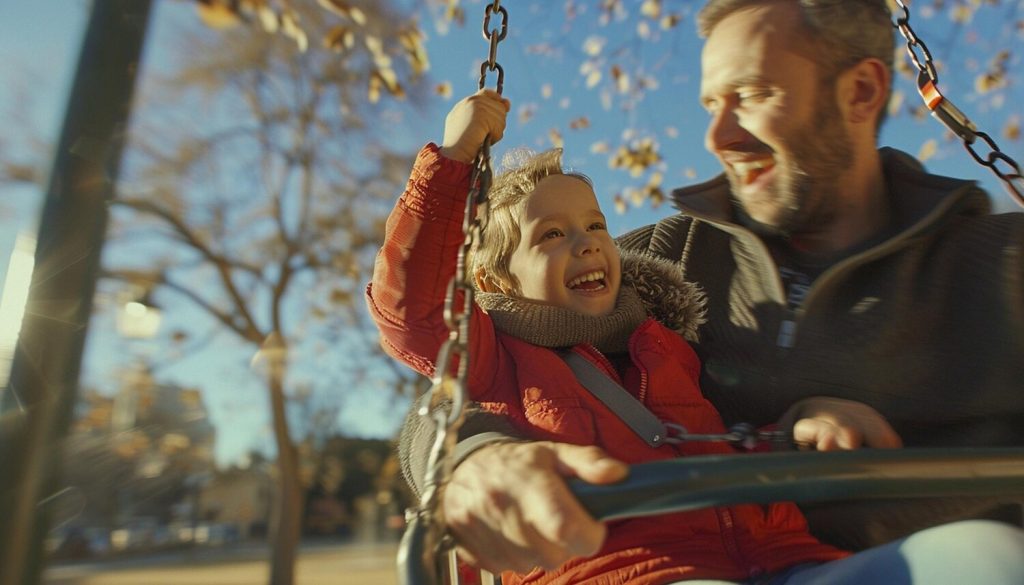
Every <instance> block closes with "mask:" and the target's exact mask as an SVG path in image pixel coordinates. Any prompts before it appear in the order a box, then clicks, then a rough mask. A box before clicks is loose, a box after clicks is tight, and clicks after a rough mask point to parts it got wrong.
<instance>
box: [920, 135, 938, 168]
mask: <svg viewBox="0 0 1024 585" xmlns="http://www.w3.org/2000/svg"><path fill="white" fill-rule="evenodd" d="M937 151H938V143H937V142H936V141H935V139H934V138H931V139H929V140H926V141H925V143H924V144H922V145H921V150H919V151H918V152H917V160H919V161H921V162H927V161H928V159H930V158H932V157H933V156H935V153H936V152H937Z"/></svg>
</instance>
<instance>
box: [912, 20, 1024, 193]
mask: <svg viewBox="0 0 1024 585" xmlns="http://www.w3.org/2000/svg"><path fill="white" fill-rule="evenodd" d="M895 1H896V4H897V5H898V6H899V7H900V8H901V9H902V10H903V16H900V17H898V18H897V19H896V22H895V23H894V26H895V27H896V29H897V30H899V31H900V34H901V35H903V38H905V39H906V40H907V53H908V54H909V55H910V59H911V61H913V62H914V65H915V66H916V67H917V70H918V74H917V91H918V93H920V94H921V98H922V99H923V100H924V102H925V105H926V106H927V107H928V109H929V110H930V111H931V113H932V116H934V117H935V118H936V119H937V120H939V121H940V122H942V123H943V125H945V126H946V127H947V128H949V129H950V130H951V131H952V132H953V133H954V134H956V135H957V136H959V137H960V139H961V140H963V143H964V148H966V149H967V152H969V153H971V156H972V157H973V158H974V160H975V161H977V162H978V164H980V165H982V166H984V167H988V169H989V170H991V171H992V172H993V173H994V174H995V175H996V176H997V177H999V179H1000V180H1001V181H1003V183H1004V184H1005V185H1006V188H1007V190H1009V191H1010V194H1011V195H1012V196H1013V197H1014V198H1015V199H1016V200H1017V202H1018V203H1020V204H1021V205H1022V206H1024V175H1022V173H1021V168H1020V165H1018V164H1017V161H1015V160H1014V159H1013V158H1012V157H1010V156H1009V155H1007V154H1006V153H1004V152H1003V151H1002V150H1000V148H999V145H998V144H996V142H995V140H993V139H992V137H991V136H989V135H988V134H986V133H985V132H982V131H980V130H978V128H977V127H976V126H975V125H974V123H972V122H971V121H970V120H969V119H968V118H967V115H966V114H964V113H963V112H962V111H960V109H959V108H957V107H956V106H954V105H953V102H951V101H949V100H948V99H946V97H945V96H943V95H942V93H941V92H939V88H938V84H939V74H938V70H937V69H936V67H935V62H934V61H933V60H932V54H931V51H929V50H928V45H926V44H925V43H924V41H922V40H921V39H919V38H918V37H917V35H916V34H915V33H914V29H913V28H911V26H910V9H909V8H908V7H907V5H906V4H905V3H904V2H903V0H895ZM917 49H920V51H921V55H922V56H923V57H924V60H923V61H922V59H921V57H919V56H918V52H917ZM978 138H981V139H982V141H983V142H984V143H985V144H986V145H987V146H988V148H989V149H990V151H989V152H988V154H987V155H985V156H981V155H980V154H979V153H978V151H977V150H975V141H976V140H977V139H978ZM1000 163H1003V164H1004V165H1005V166H1006V167H1008V168H1007V169H1005V170H1004V169H1002V168H1000V167H999V164H1000Z"/></svg>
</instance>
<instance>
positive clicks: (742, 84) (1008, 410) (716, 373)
mask: <svg viewBox="0 0 1024 585" xmlns="http://www.w3.org/2000/svg"><path fill="white" fill-rule="evenodd" d="M699 22H700V27H701V33H702V35H703V36H705V37H706V39H707V40H706V44H705V47H704V49H703V53H702V63H701V65H702V75H703V77H702V82H701V101H702V103H703V105H704V107H705V108H706V109H707V111H708V113H709V114H710V116H711V119H710V122H709V125H708V130H707V135H706V146H707V148H708V150H710V151H711V152H712V153H713V154H714V155H715V156H716V157H717V158H718V159H719V160H720V161H721V163H722V166H723V169H724V171H725V173H724V177H719V178H718V179H715V180H712V181H710V182H708V183H705V184H702V185H696V186H694V187H689V188H685V189H682V190H679V191H677V192H676V193H674V194H673V195H674V198H675V200H676V202H677V205H678V206H679V208H680V209H681V211H682V213H681V214H680V215H677V216H674V217H671V218H668V219H666V220H663V221H662V222H659V223H658V224H657V225H654V226H648V227H646V228H642V229H640V230H637V231H635V232H632V233H630V234H627V235H625V236H623V237H622V238H620V244H621V245H622V246H623V247H624V248H627V249H635V250H644V251H648V252H651V253H654V254H658V255H661V256H663V257H666V258H669V259H671V260H674V261H678V263H679V267H680V270H681V271H683V273H684V275H685V277H686V278H687V279H689V280H691V281H694V282H697V283H699V284H700V285H701V286H702V287H703V289H704V290H705V292H706V293H707V295H708V314H707V317H708V321H707V324H706V325H705V326H704V327H702V329H701V331H700V336H701V341H700V343H699V345H698V347H697V349H698V352H699V354H700V356H701V358H702V360H703V368H704V369H703V376H702V390H703V392H704V393H705V395H706V396H707V397H708V398H709V399H710V400H711V402H712V403H713V404H714V405H715V406H716V407H717V408H718V409H719V410H720V411H721V413H722V416H723V418H725V420H726V422H727V423H735V422H748V423H752V424H755V425H765V424H770V423H774V422H778V421H782V422H783V424H785V422H786V421H789V420H794V419H795V418H815V415H816V412H815V411H814V404H813V403H808V402H806V401H805V400H804V399H805V398H807V397H810V396H814V395H826V396H832V397H834V398H836V399H848V400H857V401H860V402H864V403H867V404H868V405H869V406H871V407H873V408H874V409H876V410H877V411H879V412H880V413H882V414H883V415H884V416H885V417H886V418H887V420H888V421H889V423H890V424H891V425H892V427H893V428H894V429H895V430H896V431H897V433H898V434H899V435H900V437H901V438H902V441H903V443H904V444H905V445H906V446H909V447H913V446H939V447H941V446H954V445H958V446H965V445H974V446H979V445H1021V444H1024V397H1022V396H1021V390H1022V389H1024V359H1022V356H1024V215H1022V214H1007V215H1003V216H992V215H989V214H988V213H989V207H988V201H987V198H986V196H985V194H984V193H983V192H982V191H981V190H979V189H977V188H976V187H975V186H974V185H973V184H972V183H968V182H964V181H958V180H955V179H949V178H944V177H939V176H935V175H928V174H925V173H924V172H923V171H922V169H921V168H920V166H919V165H918V164H917V163H916V162H915V161H913V160H912V159H911V158H910V157H908V156H907V155H905V154H903V153H900V152H897V151H893V150H889V149H882V150H881V151H879V150H877V147H876V141H877V134H878V127H879V125H880V124H881V122H882V119H883V117H884V112H885V109H886V105H887V101H888V96H889V93H890V88H891V76H892V63H891V61H892V57H893V53H894V48H893V31H892V26H891V21H890V16H889V13H888V9H887V8H886V6H885V2H884V0H800V1H798V0H712V1H711V2H709V3H708V5H707V6H706V7H705V8H704V10H703V11H702V13H701V16H700V19H699ZM851 416H854V414H853V413H851ZM410 420H411V421H412V420H413V419H410ZM830 422H835V421H830V420H828V418H827V417H821V419H820V423H821V424H824V425H827V424H830ZM418 424H421V423H416V422H410V423H409V424H407V426H406V429H405V432H404V437H403V441H404V442H405V443H406V445H405V446H404V449H405V451H404V454H405V455H406V457H407V464H408V466H407V469H408V470H410V473H411V475H412V476H413V479H414V480H418V479H419V478H420V477H422V473H421V470H422V465H423V459H424V455H423V453H424V452H425V450H426V449H427V448H428V446H429V442H428V441H426V440H424V435H425V434H426V433H424V431H425V430H429V429H424V427H423V426H422V425H421V426H417V425H418ZM465 430H466V432H465V433H463V434H464V435H467V434H476V435H477V436H475V437H473V438H471V439H469V440H467V441H465V442H464V443H463V446H462V449H461V452H460V457H463V459H462V460H461V461H462V462H461V464H460V465H459V466H458V467H457V468H456V470H455V472H454V474H453V477H452V481H451V483H450V484H449V485H448V488H447V490H446V492H445V494H444V509H445V516H446V521H447V523H448V526H449V528H450V530H451V531H452V533H453V534H454V535H455V536H456V539H457V541H458V542H459V543H460V552H461V553H462V554H463V556H464V557H465V558H467V559H468V560H470V561H472V562H475V563H476V564H478V565H480V566H482V567H485V568H489V569H514V570H518V571H523V570H526V569H528V568H529V567H532V566H546V567H553V566H557V565H558V564H560V563H562V562H564V561H565V560H567V559H568V558H570V557H573V556H583V555H589V554H593V553H594V552H596V551H597V550H598V548H599V547H600V545H601V542H602V540H603V537H604V527H603V525H602V524H601V523H598V522H596V521H594V520H593V519H592V518H590V517H589V516H588V515H587V514H586V512H585V511H583V510H582V508H581V507H580V506H579V504H578V503H577V502H576V501H575V500H574V499H573V498H572V496H571V495H570V494H569V492H568V490H567V489H566V487H565V485H564V483H563V478H564V477H573V476H577V477H580V478H582V479H584V480H586V481H589V482H592V483H610V482H614V481H617V480H619V479H621V478H622V477H624V476H625V474H626V473H627V470H626V469H625V467H624V466H623V465H622V464H621V463H620V462H618V461H615V460H611V459H610V458H608V457H606V456H605V455H604V454H603V453H602V452H600V451H598V450H596V449H594V448H590V447H579V446H573V445H564V444H551V443H529V442H518V441H510V440H509V437H508V435H514V433H513V432H511V431H510V430H509V429H508V428H507V427H504V426H502V421H500V420H494V419H489V418H486V417H484V416H482V415H477V416H473V417H471V418H470V420H469V422H468V423H467V426H466V429H465ZM481 431H491V432H490V433H482V434H481ZM794 432H795V433H799V429H794ZM868 435H870V433H868ZM798 438H799V437H798ZM841 439H842V440H841V441H840V444H841V445H842V446H843V447H844V448H855V447H857V446H860V445H868V446H870V445H872V444H873V443H874V442H875V441H876V438H875V437H872V436H859V437H842V438H841ZM474 449H475V450H474ZM466 453H469V455H468V456H466ZM925 506H926V507H925V508H924V509H922V507H921V506H920V505H911V504H908V503H905V502H904V503H899V502H895V503H893V502H890V503H866V504H859V503H849V504H835V503H833V504H829V505H827V506H821V507H820V509H808V510H807V511H808V516H809V519H810V520H811V524H812V528H813V529H816V530H817V532H818V533H819V534H820V535H821V536H822V537H824V538H825V539H826V540H828V541H831V542H833V543H834V544H839V545H843V546H848V547H851V548H863V547H867V546H873V545H876V544H879V543H882V542H885V541H888V540H890V539H892V538H897V537H902V536H905V535H907V534H909V533H910V532H912V531H915V530H919V529H922V528H925V527H927V526H930V525H935V524H939V523H942V522H946V521H951V520H955V519H959V518H966V517H981V516H985V517H999V518H1004V519H1009V520H1016V521H1018V522H1019V520H1020V518H1019V516H1020V506H1019V503H1018V504H1011V505H1009V506H1003V507H1001V508H994V507H993V506H992V503H991V502H965V501H962V500H958V501H943V502H931V501H929V502H927V503H926V505H925ZM922 511H924V512H925V513H921V512H922ZM819 513H820V517H819ZM1014 514H1015V515H1016V518H1013V515H1014ZM1011 530H1012V529H1011ZM1011 534H1013V535H1014V536H1010V537H1006V538H1002V537H1000V542H1010V541H1012V542H1014V543H1019V542H1021V540H1020V539H1021V538H1022V537H1021V536H1020V535H1021V532H1020V531H1019V530H1018V531H1012V532H1011ZM963 540H968V541H972V542H971V544H973V545H975V546H978V545H979V543H982V544H981V547H982V548H984V542H985V537H984V536H978V537H977V538H967V539H963ZM946 546H950V547H952V546H966V543H964V542H963V541H961V542H958V543H955V544H954V543H947V545H946ZM1013 546H1019V545H1018V544H1014V545H1013ZM908 548H911V547H908ZM873 550H874V549H873ZM940 550H941V547H939V548H938V549H932V551H931V552H930V553H929V554H930V555H931V557H930V558H933V559H934V558H937V557H941V553H937V552H936V551H940ZM984 552H985V551H984V550H982V551H979V554H983V553H984ZM1017 552H1018V553H1024V549H1019V550H1017ZM858 556H860V555H858ZM1017 556H1018V557H1021V558H1024V554H1019V555H1017ZM852 558H856V557H852ZM934 566H938V565H933V568H934ZM916 568H917V567H915V570H916ZM1018 569H1019V567H1018ZM829 582H838V581H829Z"/></svg>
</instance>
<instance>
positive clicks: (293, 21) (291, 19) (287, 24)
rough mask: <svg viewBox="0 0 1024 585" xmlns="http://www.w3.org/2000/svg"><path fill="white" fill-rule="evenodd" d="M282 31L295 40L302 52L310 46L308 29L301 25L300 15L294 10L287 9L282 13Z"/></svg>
mask: <svg viewBox="0 0 1024 585" xmlns="http://www.w3.org/2000/svg"><path fill="white" fill-rule="evenodd" d="M281 32H282V33H284V35H285V36H286V37H288V38H290V39H292V40H293V41H295V45H296V46H297V47H298V48H299V51H300V52H302V53H305V52H306V49H308V48H309V39H308V38H307V37H306V31H304V30H302V27H301V26H299V15H298V13H296V12H295V11H293V10H285V11H284V12H282V13H281Z"/></svg>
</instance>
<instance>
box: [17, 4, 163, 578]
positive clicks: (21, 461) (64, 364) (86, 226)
mask: <svg viewBox="0 0 1024 585" xmlns="http://www.w3.org/2000/svg"><path fill="white" fill-rule="evenodd" d="M151 3H152V2H151V0H94V2H93V5H92V9H91V13H90V17H89V23H88V28H87V29H86V32H85V38H84V41H83V44H82V49H81V53H80V55H79V60H78V68H77V70H76V72H75V78H74V83H73V85H72V86H71V93H70V95H69V98H68V105H67V111H66V113H65V117H64V125H63V128H62V129H61V135H60V139H59V142H58V144H57V149H56V151H55V153H54V161H53V168H52V170H51V175H50V182H49V186H48V189H47V193H46V200H45V202H44V205H43V212H42V218H41V221H40V224H39V233H38V236H37V237H38V244H37V248H36V260H35V270H34V273H33V275H32V285H31V289H30V292H29V299H28V305H27V306H26V307H25V317H24V321H23V324H22V329H21V336H20V338H19V340H18V344H17V347H16V349H15V355H14V362H13V364H12V366H11V377H10V382H9V385H8V388H7V389H6V390H5V391H4V394H3V399H2V409H0V585H15V584H18V583H22V584H25V585H31V584H35V583H38V582H39V578H40V575H41V572H42V559H43V539H44V537H45V535H46V531H47V524H48V522H47V519H48V514H47V506H46V505H45V504H41V502H44V501H45V500H46V498H47V497H48V496H49V495H50V494H52V493H53V492H54V491H56V489H57V486H58V481H59V469H60V445H61V440H62V439H63V437H64V436H65V435H66V434H67V428H68V424H69V422H70V418H71V415H72V411H73V408H74V404H75V395H76V392H77V387H78V374H79V369H80V366H81V362H82V349H83V347H84V345H85V336H86V329H87V326H88V324H89V315H90V312H91V309H92V297H93V294H94V292H95V289H96V279H97V273H98V270H99V265H100V251H101V249H102V246H103V239H104V232H105V229H106V224H107V205H108V203H109V201H110V199H111V198H112V197H113V195H114V189H115V184H114V183H115V180H116V177H117V172H118V166H119V162H120V157H121V148H122V146H123V142H124V134H125V129H126V128H127V123H128V117H129V113H130V111H131V102H132V93H133V89H134V86H135V76H136V73H137V72H138V69H139V65H140V56H141V54H142V46H143V40H144V38H145V34H146V26H147V23H148V21H149V13H150V7H151ZM40 66H43V65H42V64H40Z"/></svg>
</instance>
